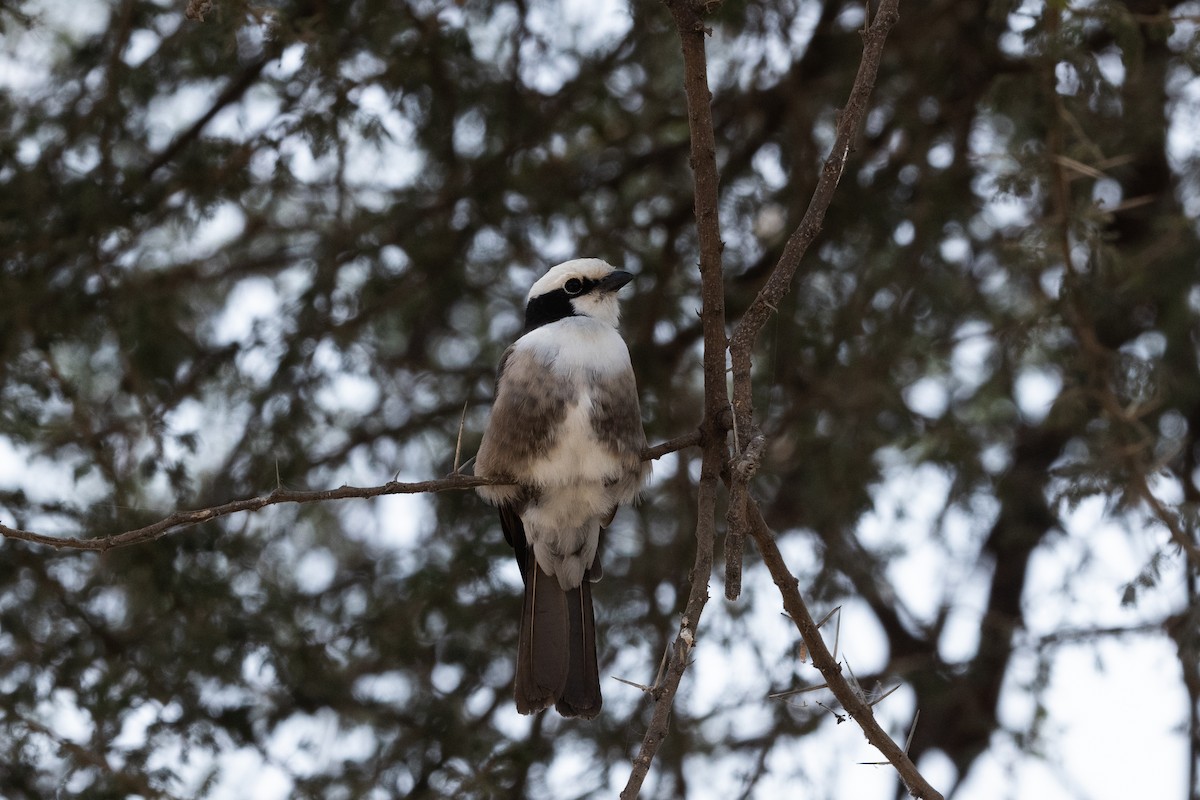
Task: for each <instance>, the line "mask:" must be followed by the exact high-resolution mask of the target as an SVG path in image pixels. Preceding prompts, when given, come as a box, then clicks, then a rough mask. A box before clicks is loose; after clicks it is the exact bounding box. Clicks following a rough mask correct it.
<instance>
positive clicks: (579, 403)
mask: <svg viewBox="0 0 1200 800" xmlns="http://www.w3.org/2000/svg"><path fill="white" fill-rule="evenodd" d="M632 277H633V276H632V275H630V274H629V273H628V272H625V271H623V270H619V269H615V268H614V267H612V266H611V265H609V264H607V263H605V262H604V261H601V260H600V259H598V258H580V259H575V260H573V261H567V262H566V263H563V264H559V265H558V266H555V267H552V268H551V269H550V270H549V271H548V272H547V273H546V274H545V275H543V276H542V277H541V278H540V279H539V280H538V281H537V282H536V283H534V284H533V288H531V289H530V290H529V296H528V300H527V305H526V307H525V330H524V332H523V333H522V335H521V337H520V338H519V339H517V341H516V342H514V343H513V344H512V346H511V347H509V348H508V349H507V350H506V351H505V352H504V356H503V358H502V359H501V360H500V373H499V377H498V378H497V380H496V399H495V403H494V405H493V406H492V414H491V417H490V419H489V420H488V424H487V428H486V430H485V431H484V434H483V442H482V444H480V447H479V454H478V455H477V456H476V460H475V474H476V475H480V476H483V477H487V478H494V479H498V480H503V481H510V482H511V483H512V484H513V485H512V486H481V487H479V488H478V492H479V494H480V495H481V496H482V497H483V498H484V499H485V500H487V501H488V502H489V503H492V504H493V505H495V506H498V507H499V509H500V524H501V527H502V528H503V530H504V538H505V539H507V540H508V543H509V544H510V545H512V547H513V551H514V554H515V555H516V558H517V564H518V566H519V567H520V568H521V577H522V578H523V579H524V581H525V605H524V611H523V613H522V615H521V633H520V638H519V642H518V646H517V669H516V675H517V677H516V687H515V695H516V701H517V710H518V711H520V712H521V713H522V714H532V713H535V712H537V711H541V710H542V709H544V708H548V707H549V706H551V705H553V706H555V708H556V709H557V710H558V712H559V713H560V714H562V715H563V716H564V717H585V718H589V719H590V718H592V717H594V716H596V715H597V714H598V713H600V705H601V696H600V676H599V672H598V669H597V667H596V630H595V628H596V623H595V619H594V616H593V612H592V589H591V583H592V582H593V581H596V580H598V579H599V578H600V575H601V572H602V569H601V566H600V563H599V558H598V553H599V548H600V536H601V529H602V528H604V527H606V526H607V525H608V524H609V523H610V522H611V521H612V519H613V515H614V514H615V513H616V510H617V506H618V505H620V504H622V503H629V502H631V501H632V500H633V499H634V498H635V497H636V496H637V494H638V491H639V490H640V488H641V484H642V482H643V480H645V477H646V474H647V472H648V465H647V464H645V463H643V462H642V460H641V451H642V450H643V449H644V448H645V446H646V435H645V433H644V432H643V430H642V420H641V411H640V409H639V407H638V395H637V385H636V383H635V381H634V377H633V367H632V365H631V364H630V361H629V349H628V348H627V347H626V346H625V342H624V340H623V339H622V338H621V335H620V333H619V332H618V331H617V323H618V320H619V319H620V309H619V308H618V305H617V292H618V291H619V290H620V289H621V287H622V286H624V285H625V284H626V283H628V282H629V281H630V280H631V279H632Z"/></svg>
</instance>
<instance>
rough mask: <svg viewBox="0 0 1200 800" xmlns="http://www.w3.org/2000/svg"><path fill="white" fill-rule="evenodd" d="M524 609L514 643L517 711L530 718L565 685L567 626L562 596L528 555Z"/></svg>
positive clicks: (567, 646) (560, 691)
mask: <svg viewBox="0 0 1200 800" xmlns="http://www.w3.org/2000/svg"><path fill="white" fill-rule="evenodd" d="M529 560H530V562H532V563H530V564H529V565H528V569H527V575H528V577H527V579H526V581H525V608H524V611H523V613H522V614H521V633H520V638H519V640H518V643H517V680H516V687H515V689H514V694H515V696H516V701H517V711H519V712H521V713H522V714H534V713H536V712H538V711H541V710H542V709H544V708H548V707H550V706H551V705H553V704H554V702H555V701H556V700H558V698H559V697H560V696H561V695H562V693H563V688H564V686H565V685H566V683H567V671H568V669H569V664H568V660H567V656H568V653H569V624H568V620H567V614H568V609H567V598H566V594H565V593H564V592H563V590H562V589H560V588H559V586H558V581H556V580H555V579H554V578H552V577H550V576H549V575H547V574H546V573H545V572H543V571H542V569H541V567H539V566H538V565H537V562H536V561H534V560H533V551H532V550H530V551H529Z"/></svg>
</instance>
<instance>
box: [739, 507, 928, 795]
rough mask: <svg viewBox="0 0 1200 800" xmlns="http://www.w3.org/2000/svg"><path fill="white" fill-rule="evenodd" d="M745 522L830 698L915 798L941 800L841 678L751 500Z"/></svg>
mask: <svg viewBox="0 0 1200 800" xmlns="http://www.w3.org/2000/svg"><path fill="white" fill-rule="evenodd" d="M746 518H747V519H748V520H749V522H750V536H751V537H752V538H753V539H754V542H755V544H756V545H757V546H758V550H759V553H761V554H762V559H763V563H764V564H766V565H767V569H768V571H770V573H771V578H772V579H773V580H774V581H775V585H776V586H777V587H778V588H779V593H780V595H782V597H783V607H784V610H786V611H787V614H788V616H789V617H791V618H792V621H793V622H795V624H796V628H797V630H799V631H800V635H801V636H802V637H803V638H804V642H805V645H806V646H807V647H808V651H809V654H810V656H811V657H812V663H813V666H815V667H816V668H817V669H818V670H820V672H821V676H822V677H823V678H825V682H826V683H827V684H828V685H829V690H830V691H831V692H833V696H834V697H836V698H837V699H838V702H839V703H841V704H842V708H844V709H845V710H846V713H847V714H849V715H850V717H851V718H852V719H853V720H854V721H855V722H856V723H858V726H859V727H860V728H862V731H863V733H864V734H865V735H866V737H867V741H869V742H870V743H871V744H872V745H873V746H874V747H875V749H877V750H878V751H879V752H880V753H882V754H883V756H884V758H886V759H887V760H888V763H890V764H891V765H892V767H893V768H894V769H895V770H896V772H897V773H899V775H900V780H902V781H903V782H904V785H905V786H906V787H907V788H908V791H909V792H910V793H911V794H912V795H913V796H914V797H920V798H924V800H942V795H941V794H940V793H939V792H938V791H937V790H936V789H934V788H933V787H932V786H930V785H929V782H928V781H926V780H925V778H924V777H923V776H922V775H921V773H920V772H919V771H918V770H917V767H916V765H915V764H913V762H912V760H911V759H910V758H909V757H908V754H907V752H906V751H905V749H904V748H901V747H900V746H899V745H898V744H896V742H895V741H893V740H892V737H890V736H889V735H888V734H887V732H886V731H885V730H884V729H883V728H882V727H881V726H880V725H879V723H878V722H877V721H876V719H875V715H874V714H873V713H872V711H871V705H870V703H869V702H868V701H867V700H866V698H864V697H863V696H862V695H861V693H860V692H859V691H857V690H856V689H855V688H854V687H853V686H851V684H850V682H849V681H847V680H846V678H845V676H844V675H842V669H841V666H840V665H839V664H838V662H837V660H836V659H835V658H834V657H833V654H832V653H830V652H829V648H828V647H826V646H825V640H824V639H823V638H822V637H821V631H820V630H819V629H818V628H817V624H816V623H815V622H814V621H813V618H812V616H811V615H810V614H809V613H808V607H807V606H806V605H805V603H804V598H802V597H801V596H800V590H799V585H798V581H797V580H796V578H795V576H793V575H792V573H791V571H790V570H789V569H788V566H787V563H786V562H785V561H784V560H783V555H782V554H781V553H780V552H779V548H778V547H777V546H776V544H775V537H774V535H773V534H772V533H771V530H770V528H768V527H767V523H766V521H764V520H763V518H762V513H761V512H760V511H759V508H758V504H757V503H755V502H754V501H753V500H747V508H746Z"/></svg>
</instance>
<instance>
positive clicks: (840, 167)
mask: <svg viewBox="0 0 1200 800" xmlns="http://www.w3.org/2000/svg"><path fill="white" fill-rule="evenodd" d="M898 5H899V0H881V2H880V4H879V10H878V12H876V15H875V20H874V22H871V23H870V24H869V25H867V27H866V28H865V29H864V30H863V31H862V36H863V41H864V45H863V54H862V60H861V61H860V62H859V65H858V73H857V75H855V78H854V86H853V87H852V88H851V90H850V96H849V98H848V99H847V100H846V107H845V108H844V109H843V110H842V112H841V115H840V116H839V118H838V123H837V135H836V137H835V139H834V143H833V148H832V149H831V151H830V153H829V156H828V157H827V158H826V159H825V166H824V168H823V169H822V170H821V177H820V179H819V180H818V181H817V186H816V188H815V189H814V190H813V195H812V198H811V199H810V200H809V203H808V208H807V210H805V212H804V218H803V219H801V220H800V224H799V226H797V228H796V230H795V231H793V233H792V235H791V236H790V237H789V238H788V240H787V244H786V245H785V246H784V248H783V254H782V255H781V256H780V257H779V261H778V262H777V263H776V264H775V266H774V268H773V269H772V270H771V274H770V276H769V277H768V278H767V282H766V284H765V285H764V286H763V288H762V289H761V290H760V291H759V293H758V296H756V297H755V298H754V302H752V303H751V304H750V307H749V308H748V309H746V313H745V314H744V315H743V316H742V318H741V320H740V321H739V322H738V324H737V327H736V328H735V329H734V332H733V336H732V337H731V339H730V343H729V355H730V361H731V364H732V366H733V416H734V419H733V425H734V432H735V444H734V446H735V449H736V452H735V454H734V456H733V460H732V463H731V465H730V467H731V469H730V471H731V473H732V474H731V478H732V480H731V481H730V484H729V491H730V496H729V510H728V512H727V515H726V520H727V524H728V533H727V534H726V539H725V570H726V571H725V596H726V597H727V598H729V599H730V600H736V599H737V597H738V594H739V593H740V591H741V561H742V548H743V544H742V542H743V538H744V536H745V531H746V529H747V527H748V525H749V523H748V522H747V520H746V519H745V518H744V517H743V516H742V514H743V509H745V508H746V505H747V503H748V501H749V484H750V480H751V479H752V478H753V477H754V474H755V472H757V470H758V464H759V461H760V460H761V453H762V449H763V446H764V445H765V440H763V438H762V436H761V434H760V433H759V431H758V427H757V425H756V423H755V422H754V400H753V388H754V387H753V384H752V383H751V380H750V369H751V366H752V364H751V356H752V353H753V350H754V344H755V342H756V341H757V340H758V334H759V332H760V331H761V330H762V328H763V326H764V325H765V324H766V322H767V320H768V319H769V317H770V314H771V312H772V311H775V310H777V309H778V306H779V302H780V301H781V300H782V299H783V297H784V295H786V294H787V292H788V290H789V288H790V287H791V283H792V278H793V277H794V276H795V274H796V269H797V268H798V267H799V265H800V260H801V259H802V258H803V257H804V254H805V252H807V250H808V247H809V245H811V244H812V242H813V240H814V239H816V237H817V234H818V233H820V232H821V225H822V223H823V221H824V219H825V212H826V211H827V210H828V209H829V204H830V203H831V202H832V201H833V195H834V192H835V191H836V190H837V186H838V183H839V182H840V181H841V179H842V174H843V173H844V172H845V170H846V160H847V158H848V157H849V155H850V151H851V148H852V145H853V142H854V139H855V137H856V136H857V135H858V130H859V127H860V126H861V125H862V120H863V117H865V116H866V113H867V101H868V99H869V98H870V96H871V91H872V89H874V87H875V77H876V75H877V74H878V72H879V62H880V60H881V58H882V57H883V46H884V43H885V42H886V41H887V37H888V33H889V32H890V31H891V29H892V26H894V25H895V24H896V21H897V20H898V19H899V13H898V11H897V7H898ZM867 10H868V13H869V11H870V3H868V4H867Z"/></svg>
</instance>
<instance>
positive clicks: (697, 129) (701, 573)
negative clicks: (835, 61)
mask: <svg viewBox="0 0 1200 800" xmlns="http://www.w3.org/2000/svg"><path fill="white" fill-rule="evenodd" d="M664 2H665V4H666V6H667V8H668V9H669V10H670V11H671V16H672V17H673V18H674V21H675V28H676V30H677V31H678V33H679V41H680V47H681V49H682V51H683V69H684V92H685V94H686V96H687V110H688V128H689V130H690V133H691V163H692V170H693V172H694V178H695V185H694V192H695V215H696V229H697V236H698V238H699V244H700V293H701V302H702V306H701V314H700V319H701V326H702V327H703V330H704V420H703V422H702V423H701V427H700V433H701V436H700V443H701V445H702V447H703V448H704V453H703V458H702V461H701V466H700V485H699V487H698V490H697V498H696V560H695V563H694V564H693V565H692V574H691V584H692V588H691V591H690V592H689V593H688V601H687V605H686V607H685V608H684V612H683V616H682V618H681V619H680V623H679V634H678V635H677V636H676V638H675V641H674V642H673V643H672V644H671V648H670V651H669V653H670V663H669V665H668V668H667V671H666V675H665V676H664V678H663V680H662V682H661V684H659V685H657V686H655V687H654V689H653V690H652V694H653V696H654V701H655V702H654V713H653V715H652V717H651V720H650V726H649V728H648V729H647V730H646V735H645V736H644V737H643V739H642V746H641V749H640V750H639V751H638V754H637V756H636V757H635V758H634V760H633V769H632V770H631V772H630V775H629V780H628V781H627V783H626V785H625V788H624V789H623V790H622V792H621V797H622V798H623V799H624V800H629V799H630V798H634V797H637V796H638V793H639V792H640V791H641V787H642V783H643V782H644V781H645V779H646V775H647V774H648V773H649V771H650V765H651V764H652V763H653V761H654V756H655V754H656V753H657V752H658V748H659V745H660V744H662V741H663V740H664V739H665V738H666V736H667V730H668V728H669V727H670V719H671V708H672V706H673V705H674V702H675V695H676V693H677V692H678V691H679V683H680V681H681V680H682V679H683V673H684V672H685V671H686V670H687V667H688V663H689V656H690V654H691V650H692V648H693V647H694V646H695V642H696V631H697V627H698V625H699V623H700V615H701V614H702V613H703V612H704V606H705V605H706V604H707V603H708V578H709V575H711V574H712V564H713V541H714V539H715V538H716V516H717V511H716V509H717V484H718V482H719V481H720V475H721V465H722V464H723V463H724V462H725V460H726V458H727V453H726V446H725V432H726V427H727V426H726V425H725V424H723V420H724V419H725V418H726V417H727V416H728V414H727V413H726V412H727V409H728V407H729V394H728V390H727V389H726V388H725V351H726V348H727V346H728V339H727V337H726V334H725V285H724V275H723V274H722V270H721V251H722V250H723V249H724V244H723V243H722V242H721V230H720V220H719V217H718V212H717V193H718V186H719V178H718V174H717V147H716V137H715V135H714V133H713V123H712V92H711V91H710V90H709V88H708V59H707V56H706V55H705V41H704V38H705V36H706V35H707V34H708V32H709V31H708V29H707V28H706V27H705V25H704V21H703V17H702V15H703V14H705V13H711V12H712V11H715V10H716V8H717V7H718V6H719V5H720V4H719V2H704V1H703V0H664Z"/></svg>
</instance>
